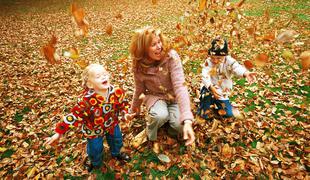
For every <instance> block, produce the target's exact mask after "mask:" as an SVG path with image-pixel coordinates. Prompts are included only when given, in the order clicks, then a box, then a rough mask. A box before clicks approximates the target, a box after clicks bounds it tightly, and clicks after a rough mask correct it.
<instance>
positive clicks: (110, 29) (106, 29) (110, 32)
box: [105, 24, 113, 36]
mask: <svg viewBox="0 0 310 180" xmlns="http://www.w3.org/2000/svg"><path fill="white" fill-rule="evenodd" d="M105 32H106V33H107V34H108V35H110V36H111V35H112V32H113V27H112V24H109V25H107V27H106V28H105Z"/></svg>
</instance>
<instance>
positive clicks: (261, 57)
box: [254, 53, 269, 67]
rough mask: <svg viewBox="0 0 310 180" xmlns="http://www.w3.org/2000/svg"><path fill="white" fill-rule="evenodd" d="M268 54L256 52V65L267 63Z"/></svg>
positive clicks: (261, 65)
mask: <svg viewBox="0 0 310 180" xmlns="http://www.w3.org/2000/svg"><path fill="white" fill-rule="evenodd" d="M268 59H269V57H268V55H266V54H264V53H262V54H258V55H257V56H256V57H255V59H254V63H255V65H257V66H260V67H263V66H265V65H266V64H267V63H268Z"/></svg>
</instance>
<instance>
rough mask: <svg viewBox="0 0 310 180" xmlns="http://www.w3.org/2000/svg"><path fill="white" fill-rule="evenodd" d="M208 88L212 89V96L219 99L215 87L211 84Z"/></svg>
mask: <svg viewBox="0 0 310 180" xmlns="http://www.w3.org/2000/svg"><path fill="white" fill-rule="evenodd" d="M210 90H211V91H212V93H213V96H214V98H215V99H219V98H220V96H221V95H220V94H219V93H218V92H217V90H216V88H215V87H214V86H211V87H210Z"/></svg>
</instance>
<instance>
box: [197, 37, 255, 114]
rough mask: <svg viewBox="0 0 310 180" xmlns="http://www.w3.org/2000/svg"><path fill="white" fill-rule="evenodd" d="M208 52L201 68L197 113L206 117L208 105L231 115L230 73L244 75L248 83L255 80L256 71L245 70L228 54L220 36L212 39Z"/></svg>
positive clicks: (225, 44) (219, 112)
mask: <svg viewBox="0 0 310 180" xmlns="http://www.w3.org/2000/svg"><path fill="white" fill-rule="evenodd" d="M208 54H209V56H210V57H209V58H208V59H206V61H205V64H204V66H203V69H202V84H203V86H202V88H201V90H200V98H199V99H200V103H199V107H198V111H197V114H198V115H199V116H201V117H202V118H204V119H208V118H209V117H208V114H209V113H210V112H211V111H210V107H212V106H216V107H217V110H218V111H217V112H218V114H219V115H221V116H223V117H232V116H233V112H232V106H231V103H230V101H229V95H230V90H231V89H232V86H233V82H232V79H231V78H232V75H233V74H235V75H237V76H239V77H245V78H246V79H247V81H248V82H249V83H252V82H254V81H255V75H256V73H254V72H249V71H247V70H246V68H245V67H243V66H241V65H240V64H239V63H238V62H237V61H236V60H235V59H234V58H232V57H231V56H229V55H228V45H227V41H226V40H224V39H222V38H220V37H216V38H215V39H214V40H213V41H212V43H211V48H210V49H209V51H208Z"/></svg>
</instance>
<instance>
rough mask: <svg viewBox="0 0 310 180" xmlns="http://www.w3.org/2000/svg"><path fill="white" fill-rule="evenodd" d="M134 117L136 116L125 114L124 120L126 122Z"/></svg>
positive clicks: (134, 114)
mask: <svg viewBox="0 0 310 180" xmlns="http://www.w3.org/2000/svg"><path fill="white" fill-rule="evenodd" d="M135 116H136V113H132V114H125V120H126V121H131V120H132V119H133V118H134V117H135Z"/></svg>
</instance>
